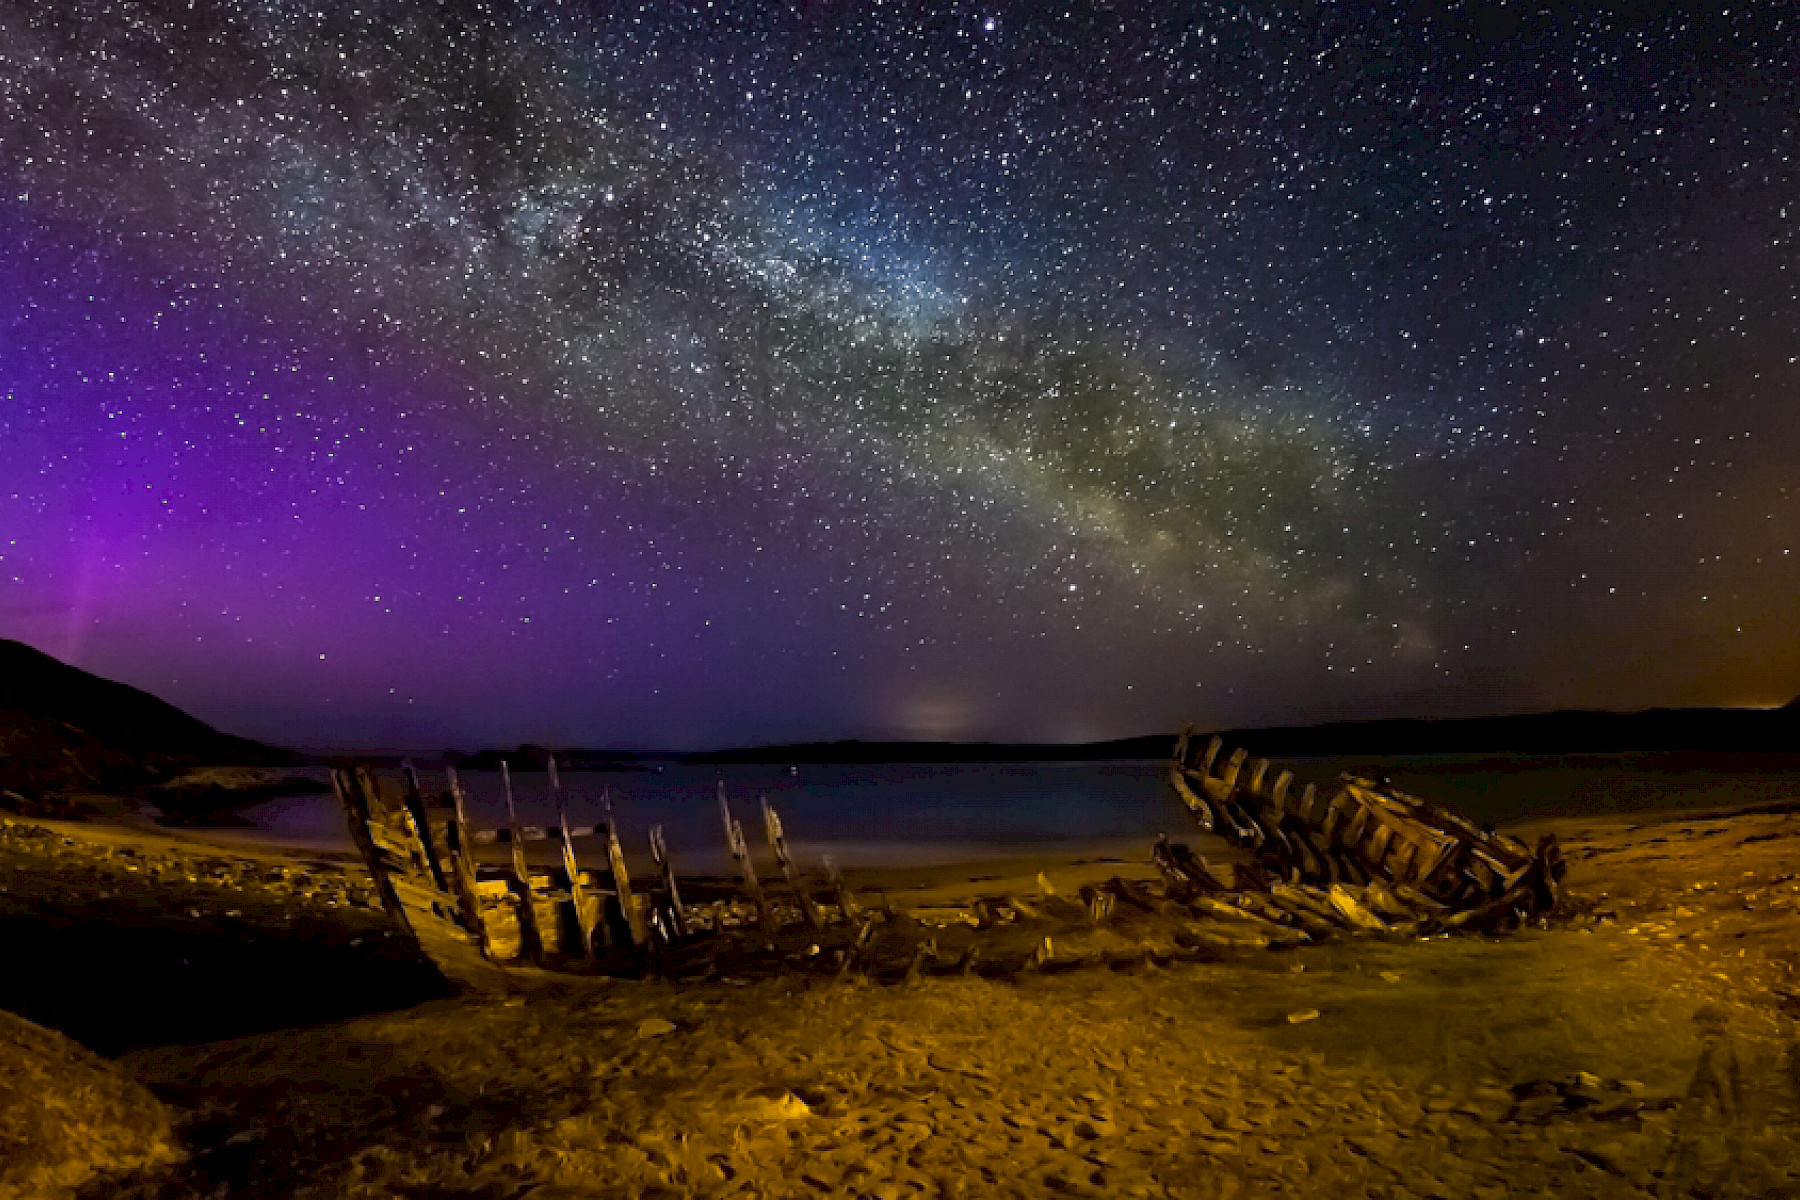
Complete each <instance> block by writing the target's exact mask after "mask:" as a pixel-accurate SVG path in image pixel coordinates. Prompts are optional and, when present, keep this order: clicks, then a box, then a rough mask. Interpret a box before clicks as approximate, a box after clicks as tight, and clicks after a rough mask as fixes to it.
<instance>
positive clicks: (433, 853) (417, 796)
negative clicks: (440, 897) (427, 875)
mask: <svg viewBox="0 0 1800 1200" xmlns="http://www.w3.org/2000/svg"><path fill="white" fill-rule="evenodd" d="M400 767H401V769H402V770H403V771H405V772H406V811H407V812H408V813H410V814H411V815H412V819H413V824H414V825H416V826H418V829H419V844H420V845H421V846H422V847H423V848H424V850H425V866H426V869H428V870H429V871H430V872H431V881H432V882H433V883H435V884H437V885H438V888H439V889H440V890H441V891H443V892H445V893H448V892H449V891H450V880H449V878H448V876H447V875H446V874H445V872H444V866H443V863H442V862H441V861H440V860H439V855H438V848H437V844H436V840H435V838H434V837H433V836H432V829H431V817H430V815H429V814H428V813H427V812H426V811H425V793H424V792H422V791H420V790H419V773H418V771H416V770H414V769H413V765H412V760H411V759H405V760H402V762H401V764H400Z"/></svg>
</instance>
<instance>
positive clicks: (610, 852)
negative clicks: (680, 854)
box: [600, 788, 649, 947]
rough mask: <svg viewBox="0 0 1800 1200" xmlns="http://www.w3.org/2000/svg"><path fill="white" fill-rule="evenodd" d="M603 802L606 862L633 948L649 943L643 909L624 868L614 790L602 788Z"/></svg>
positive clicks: (622, 847) (623, 854) (626, 934)
mask: <svg viewBox="0 0 1800 1200" xmlns="http://www.w3.org/2000/svg"><path fill="white" fill-rule="evenodd" d="M600 798H601V803H602V804H604V805H605V807H606V863H607V866H609V867H610V868H612V877H613V887H614V889H615V890H617V892H618V894H619V915H620V916H622V917H624V918H625V936H626V937H628V938H630V939H631V944H632V945H633V946H640V947H641V946H643V945H645V944H646V943H647V942H648V940H649V939H648V932H649V931H648V930H647V929H646V928H645V926H644V909H643V906H642V905H640V904H639V903H638V898H637V894H636V893H635V892H633V891H632V890H631V873H630V872H629V871H627V870H626V869H625V847H624V846H621V845H620V844H619V822H618V821H617V820H616V819H615V818H614V817H613V810H612V789H611V788H602V790H601V793H600Z"/></svg>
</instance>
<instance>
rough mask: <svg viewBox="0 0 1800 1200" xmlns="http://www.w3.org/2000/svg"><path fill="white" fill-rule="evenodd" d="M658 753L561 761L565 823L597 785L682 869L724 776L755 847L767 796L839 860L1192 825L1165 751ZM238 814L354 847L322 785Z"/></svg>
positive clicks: (528, 815)
mask: <svg viewBox="0 0 1800 1200" xmlns="http://www.w3.org/2000/svg"><path fill="white" fill-rule="evenodd" d="M657 765H660V766H662V768H663V769H662V770H661V771H660V772H654V771H644V772H617V773H614V772H607V773H593V774H589V773H575V774H569V773H565V774H564V775H563V776H562V785H563V792H564V794H565V796H566V797H567V802H568V806H569V819H570V823H571V824H573V825H585V824H590V823H593V822H594V821H596V820H597V819H598V818H599V817H600V815H601V792H602V788H605V789H607V790H608V791H609V792H610V793H611V797H612V803H613V809H614V812H615V813H616V814H617V817H618V821H619V829H620V834H621V837H622V839H623V840H624V842H625V844H626V849H627V851H628V852H630V853H631V854H632V855H633V856H634V857H635V856H636V855H637V853H638V851H639V850H640V849H642V848H643V847H644V845H645V838H646V834H647V832H648V830H649V828H650V826H652V825H661V826H663V830H664V836H665V837H666V839H667V840H668V844H669V849H670V852H671V853H672V854H673V855H674V857H675V858H676V860H677V862H678V863H680V864H681V865H682V866H683V867H685V868H687V869H690V870H710V869H717V868H722V867H723V866H724V864H725V861H726V860H725V856H724V834H723V830H722V826H721V822H720V818H719V808H718V801H717V798H716V792H715V789H716V786H717V781H718V780H719V779H723V780H724V781H725V787H726V791H727V794H728V795H729V797H730V799H731V803H732V812H733V815H734V816H736V817H737V819H738V820H739V821H741V822H742V823H743V826H744V833H745V836H746V837H748V838H749V839H750V841H751V843H752V844H753V845H760V844H762V842H763V825H762V812H761V808H760V806H759V804H758V801H757V798H758V796H759V795H764V794H766V795H767V796H768V797H769V799H770V802H771V803H772V804H773V805H774V806H775V808H776V811H777V812H778V813H779V814H780V816H781V822H782V825H783V827H784V829H785V832H786V834H787V838H788V842H789V844H790V845H791V846H792V847H793V848H794V850H795V853H796V855H797V856H799V857H801V858H803V859H804V858H805V857H806V856H809V855H810V856H813V858H814V859H815V860H816V856H817V855H819V854H822V853H830V854H832V855H833V856H834V857H835V858H836V859H837V861H838V862H839V863H841V864H843V865H846V866H855V865H863V864H869V863H874V862H881V863H885V864H890V865H891V864H894V863H896V862H901V861H909V860H910V861H946V860H950V859H960V858H971V859H973V858H986V857H990V856H992V855H995V854H1007V853H1027V852H1032V851H1036V850H1039V849H1042V848H1045V847H1048V846H1055V845H1058V844H1072V843H1078V842H1093V841H1111V840H1120V839H1139V838H1141V839H1143V840H1144V841H1145V843H1146V846H1145V849H1146V851H1147V850H1148V842H1149V840H1150V839H1151V838H1153V837H1154V836H1155V835H1156V834H1158V833H1161V832H1168V833H1171V834H1178V833H1180V832H1181V831H1183V830H1185V829H1188V828H1190V827H1191V826H1190V823H1189V821H1188V819H1187V817H1186V814H1185V812H1184V810H1183V809H1182V808H1181V806H1180V805H1179V803H1177V801H1176V800H1175V798H1174V796H1173V795H1172V794H1171V793H1170V792H1169V790H1168V788H1167V786H1166V785H1165V784H1164V783H1163V782H1162V764H1161V763H1160V762H1159V761H1124V762H1105V763H957V764H914V763H890V764H874V765H870V764H855V765H848V766H829V765H806V766H801V767H800V768H799V771H798V774H797V775H789V774H788V773H787V769H786V768H785V767H781V766H761V765H758V766H726V767H722V768H721V767H716V766H712V765H707V766H694V765H688V764H683V763H678V762H666V763H661V764H657ZM321 777H322V773H321ZM395 777H396V778H397V777H398V776H397V774H396V776H395ZM460 777H461V779H462V783H463V790H464V792H465V793H466V794H467V796H468V801H469V816H470V820H471V821H472V822H473V823H474V824H476V825H499V824H503V823H504V822H505V819H506V806H505V803H504V801H503V799H502V793H501V783H500V776H499V774H498V773H497V772H488V771H463V772H460ZM421 779H422V781H423V782H424V784H425V786H426V788H427V790H429V791H436V790H441V789H442V787H443V775H442V773H441V772H440V771H434V770H426V771H423V772H422V773H421ZM513 795H514V797H515V799H516V801H517V803H518V807H519V820H520V822H521V823H522V824H527V825H550V824H553V823H555V820H556V816H555V812H556V809H555V805H554V802H553V800H552V799H551V796H550V790H549V780H548V777H547V776H546V775H544V774H543V773H523V772H521V773H518V774H515V775H514V776H513ZM244 815H245V816H246V817H247V818H248V819H249V820H250V821H251V822H252V823H253V826H254V828H253V829H252V830H245V831H243V834H244V835H245V836H260V837H266V838H271V839H274V840H279V841H282V842H289V843H293V844H297V845H312V846H320V847H330V848H335V849H349V848H350V843H349V840H348V837H347V836H346V834H345V832H344V818H343V814H342V813H341V811H340V810H339V808H338V805H337V801H336V799H335V798H334V797H332V796H330V795H319V796H299V797H291V798H286V799H282V800H275V801H271V802H269V803H267V804H261V805H257V806H256V807H254V808H251V809H248V810H246V812H245V814H244Z"/></svg>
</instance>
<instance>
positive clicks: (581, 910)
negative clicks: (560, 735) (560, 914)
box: [549, 754, 600, 958]
mask: <svg viewBox="0 0 1800 1200" xmlns="http://www.w3.org/2000/svg"><path fill="white" fill-rule="evenodd" d="M549 770H550V795H551V797H552V799H553V800H554V801H555V803H556V822H557V833H558V834H559V835H560V837H559V839H558V840H559V841H560V842H561V844H562V861H563V871H564V873H565V874H567V875H568V877H569V903H570V904H572V905H573V906H574V908H575V928H576V931H577V935H578V936H579V937H580V939H581V952H582V953H583V954H585V955H587V956H588V957H589V958H592V957H594V925H595V923H596V922H597V921H598V919H599V914H600V902H599V897H598V896H590V895H589V894H588V890H587V889H586V888H585V887H583V886H582V883H581V878H582V871H581V864H580V863H578V862H577V861H576V860H575V843H574V842H573V841H572V840H571V839H570V837H569V802H568V799H567V798H566V797H565V796H564V795H563V790H562V777H561V776H560V775H558V774H557V771H556V755H554V754H552V755H551V756H550V762H549Z"/></svg>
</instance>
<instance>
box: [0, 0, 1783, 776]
mask: <svg viewBox="0 0 1800 1200" xmlns="http://www.w3.org/2000/svg"><path fill="white" fill-rule="evenodd" d="M1657 7H1658V6H1656V5H1644V4H1631V5H1626V4H1618V5H1606V4H1579V5H1568V6H1565V7H1559V8H1544V7H1541V6H1534V5H1518V4H1512V5H1503V4H1481V5H1461V6H1444V7H1441V8H1440V7H1439V6H1423V5H1421V6H1417V7H1414V6H1384V5H1380V4H1366V3H1360V2H1359V3H1354V4H1342V5H1333V4H1285V5H1281V6H1274V5H1262V6H1259V5H1245V4H1238V3H1232V4H1224V5H1208V4H1194V3H1182V4H1174V3H1155V2H1151V0H1133V2H1132V3H1121V4H1110V5H1095V4H1016V3H1004V2H1000V0H995V2H994V3H990V4H985V5H972V4H959V3H918V4H913V3H899V2H894V3H878V2H876V0H863V2H860V3H851V2H849V0H840V2H836V3H825V2H816V3H811V4H798V3H788V4H777V3H773V2H762V3H726V2H724V0H718V2H716V3H711V4H675V3H664V2H660V0H659V2H658V3H654V4H644V5H641V6H631V5H626V4H606V3H601V2H600V0H588V2H587V3H576V2H574V0H570V2H567V3H561V4H558V3H550V2H539V3H518V4H510V5H509V4H505V3H501V2H499V0H494V2H493V3H487V4H482V3H477V2H475V0H449V2H446V3H442V4H433V3H429V2H426V0H407V2H403V0H346V2H345V3H341V4H316V3H304V2H300V0H292V2H289V0H263V2H260V3H259V2H254V0H242V2H239V3H225V2H222V0H141V2H129V0H74V2H67V0H58V2H56V3H51V2H48V0H45V2H43V3H20V2H18V0H0V635H4V636H10V637H16V638H20V639H22V640H25V641H27V642H30V643H32V644H33V645H36V646H38V647H39V648H41V649H43V650H45V651H48V652H49V653H52V654H55V655H57V656H59V657H62V658H64V659H66V660H69V661H72V662H74V663H75V664H77V665H79V666H82V667H85V668H87V669H89V670H92V671H96V672H99V673H101V674H104V675H108V676H110V677H114V678H120V679H124V680H126V681H128V682H131V683H134V684H136V685H138V686H140V687H144V688H147V689H149V690H151V691H153V692H155V693H157V694H159V695H161V696H163V697H165V698H167V699H170V700H172V701H174V702H176V703H178V704H180V705H182V706H184V707H186V708H188V709H189V710H190V711H192V712H194V713H196V714H197V715H199V716H201V717H203V718H205V719H207V720H210V721H212V722H213V723H215V724H218V725H221V726H223V727H224V728H227V729H229V730H231V731H232V732H237V733H243V734H248V735H252V736H260V737H264V738H269V739H272V740H275V741H279V742H283V743H286V744H299V745H313V746H323V745H335V746H349V745H360V746H372V745H399V746H407V747H421V748H431V749H439V748H443V747H446V746H460V747H463V748H465V749H467V748H471V747H473V746H475V745H477V744H482V743H492V742H513V741H518V740H524V739H532V740H538V741H547V742H551V743H568V744H586V745H615V746H634V747H667V748H688V747H701V746H718V745H727V744H747V743H755V742H764V741H787V740H803V739H813V738H837V737H852V736H862V737H888V736H892V737H930V738H956V739H973V738H1007V739H1032V740H1039V739H1041V740H1056V741H1062V740H1086V739H1093V738H1102V737H1111V736H1120V735H1128V734H1136V733H1146V732H1155V731H1160V730H1166V729H1170V728H1172V727H1173V726H1174V725H1175V724H1176V723H1178V722H1180V721H1182V720H1184V719H1191V720H1195V721H1198V722H1202V723H1210V722H1217V723H1225V724H1234V725H1235V724H1250V723H1300V722H1306V721H1312V720H1319V719H1332V718H1343V717H1365V716H1366V717H1378V716H1396V715H1460V714H1473V713H1488V712H1505V711H1520V710H1531V709H1543V708H1549V707H1556V706H1571V705H1581V706H1605V707H1619V708H1640V707H1645V706H1649V705H1660V704H1757V703H1764V704H1766V703H1772V702H1780V701H1783V700H1786V699H1787V698H1789V697H1790V696H1791V695H1793V694H1794V693H1795V692H1797V691H1800V554H1795V553H1793V551H1794V549H1795V548H1796V547H1797V546H1800V499H1797V497H1796V488H1797V487H1800V411H1797V409H1800V49H1797V48H1800V14H1797V13H1796V12H1795V10H1794V9H1792V8H1790V7H1789V6H1786V5H1778V4H1750V5H1747V6H1744V7H1738V6H1736V5H1732V6H1729V8H1726V7H1718V8H1712V9H1708V10H1707V11H1706V12H1704V13H1700V14H1696V13H1694V12H1689V11H1687V10H1688V8H1689V7H1690V6H1683V5H1667V6H1663V11H1661V12H1660V13H1659V12H1655V11H1652V10H1654V9H1656V8H1657Z"/></svg>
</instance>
